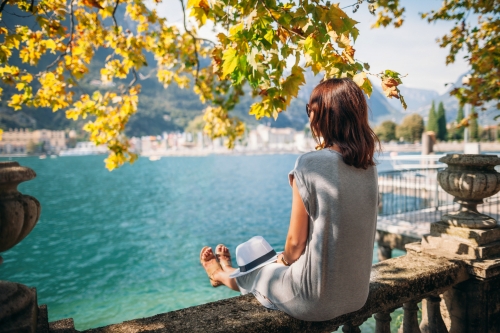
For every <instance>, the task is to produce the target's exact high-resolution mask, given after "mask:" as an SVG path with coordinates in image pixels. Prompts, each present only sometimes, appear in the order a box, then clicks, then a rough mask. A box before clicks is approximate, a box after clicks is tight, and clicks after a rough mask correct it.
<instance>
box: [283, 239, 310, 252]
mask: <svg viewBox="0 0 500 333" xmlns="http://www.w3.org/2000/svg"><path fill="white" fill-rule="evenodd" d="M306 243H307V240H300V239H293V238H289V239H288V240H287V244H288V245H289V246H290V248H292V249H293V250H299V251H302V250H304V249H305V247H306Z"/></svg>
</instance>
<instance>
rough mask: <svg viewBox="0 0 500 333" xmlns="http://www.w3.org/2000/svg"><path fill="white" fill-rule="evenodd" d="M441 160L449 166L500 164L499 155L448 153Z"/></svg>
mask: <svg viewBox="0 0 500 333" xmlns="http://www.w3.org/2000/svg"><path fill="white" fill-rule="evenodd" d="M439 162H443V163H446V164H448V165H449V166H450V165H461V166H471V167H494V166H495V165H499V164H500V158H499V157H498V156H497V155H475V154H447V155H446V156H443V157H441V158H440V159H439Z"/></svg>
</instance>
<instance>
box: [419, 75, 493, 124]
mask: <svg viewBox="0 0 500 333" xmlns="http://www.w3.org/2000/svg"><path fill="white" fill-rule="evenodd" d="M465 75H466V74H462V75H460V77H459V78H458V79H457V80H456V81H455V83H454V84H453V85H452V86H451V87H450V88H449V89H448V91H447V92H445V93H444V94H442V95H439V96H437V97H435V98H433V99H431V100H430V101H429V102H428V103H427V104H424V105H422V106H420V107H418V108H417V109H415V112H417V113H419V114H420V115H421V116H422V117H424V120H425V121H427V117H428V115H429V110H430V108H431V103H432V101H434V103H435V104H436V108H437V106H438V104H439V103H440V102H443V106H444V109H445V110H446V122H448V123H449V122H452V121H454V120H455V119H456V118H457V113H458V107H459V105H458V100H457V98H456V97H455V96H451V95H450V91H451V90H452V89H454V88H455V87H461V86H462V78H463V77H464V76H465ZM485 107H486V108H487V110H485V111H480V110H479V109H478V110H477V112H478V115H479V124H481V125H492V124H497V123H498V122H497V121H495V120H494V119H493V118H494V117H495V116H496V115H499V114H500V112H499V111H498V110H497V109H496V104H495V103H488V104H486V105H485Z"/></svg>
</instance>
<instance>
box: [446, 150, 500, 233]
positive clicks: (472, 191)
mask: <svg viewBox="0 0 500 333" xmlns="http://www.w3.org/2000/svg"><path fill="white" fill-rule="evenodd" d="M439 161H440V162H443V163H446V164H448V167H447V168H446V169H444V170H441V171H439V172H438V182H439V185H441V187H442V188H443V190H445V191H446V192H447V193H449V194H451V195H453V196H454V197H455V201H456V202H458V203H459V204H460V210H459V211H457V212H451V213H447V214H445V215H443V217H442V221H443V223H447V224H449V225H454V226H458V227H464V228H476V229H489V228H494V227H496V225H497V221H496V220H495V219H493V218H492V217H490V216H487V215H484V214H481V213H479V212H478V211H477V205H478V204H479V203H482V200H483V199H484V198H487V197H490V196H492V195H494V194H495V193H497V192H498V191H500V174H499V173H498V172H496V171H495V169H494V167H495V166H496V165H498V164H500V158H498V157H497V156H494V155H466V154H448V155H446V156H444V157H441V158H440V159H439Z"/></svg>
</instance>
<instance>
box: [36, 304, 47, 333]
mask: <svg viewBox="0 0 500 333" xmlns="http://www.w3.org/2000/svg"><path fill="white" fill-rule="evenodd" d="M36 333H49V314H48V312H47V305H45V304H44V305H40V306H39V307H38V318H37V322H36Z"/></svg>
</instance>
